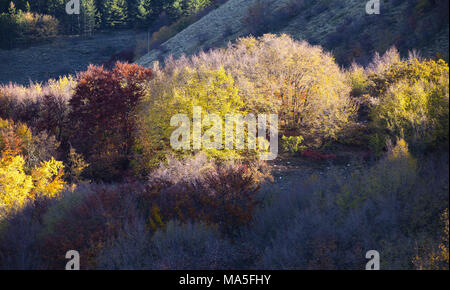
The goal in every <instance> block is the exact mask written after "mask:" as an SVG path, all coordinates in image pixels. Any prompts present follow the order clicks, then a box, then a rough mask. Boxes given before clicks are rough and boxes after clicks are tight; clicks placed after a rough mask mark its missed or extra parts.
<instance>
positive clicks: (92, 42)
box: [0, 31, 147, 85]
mask: <svg viewBox="0 0 450 290" xmlns="http://www.w3.org/2000/svg"><path fill="white" fill-rule="evenodd" d="M146 37H147V35H146V33H143V34H142V33H141V34H136V33H135V32H134V31H115V32H111V33H99V34H95V35H94V36H93V37H91V38H80V37H60V38H58V39H56V40H54V41H52V42H51V43H48V44H41V45H38V46H32V47H29V48H25V49H23V48H17V49H13V50H0V83H9V82H10V81H12V82H17V83H20V84H24V85H27V84H28V83H29V80H32V81H38V82H45V81H47V80H48V79H49V78H58V77H59V76H61V75H67V74H73V73H76V72H79V71H84V70H86V69H87V66H88V65H89V64H91V63H93V64H100V63H103V62H105V61H107V60H108V59H109V58H110V57H111V56H112V55H113V54H115V53H117V52H119V51H121V50H124V49H128V48H130V47H133V46H134V45H135V44H136V42H137V41H140V40H142V41H144V42H145V38H146Z"/></svg>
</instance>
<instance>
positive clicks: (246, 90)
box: [165, 35, 356, 146]
mask: <svg viewBox="0 0 450 290" xmlns="http://www.w3.org/2000/svg"><path fill="white" fill-rule="evenodd" d="M186 66H187V67H191V68H199V67H202V66H206V67H208V68H210V69H218V68H220V67H224V68H225V70H226V71H228V72H230V73H231V75H232V77H233V78H234V80H235V82H236V86H237V88H238V89H239V94H240V96H241V97H242V99H243V101H244V103H245V107H246V109H247V110H248V111H249V112H253V113H262V112H273V113H277V114H278V115H279V120H280V127H281V128H280V129H281V130H282V129H290V130H293V131H294V132H293V133H297V135H301V136H303V137H304V138H305V141H306V143H309V144H311V145H315V146H320V145H321V144H323V143H324V142H326V141H330V140H335V139H336V138H337V137H338V136H339V134H340V133H341V132H342V130H343V129H344V128H345V127H346V126H348V125H349V124H351V123H352V121H353V118H354V113H355V109H356V108H355V105H354V104H353V102H352V100H351V99H350V97H349V93H350V86H349V84H348V82H347V80H346V77H345V74H344V73H343V72H342V71H341V70H340V69H339V67H338V66H337V65H336V64H335V63H334V60H333V58H332V56H331V55H329V54H327V53H325V52H323V51H322V49H321V48H320V47H316V46H310V45H309V44H307V43H306V42H297V41H294V40H293V39H292V38H290V37H289V36H287V35H281V36H279V37H277V36H275V35H264V36H263V37H261V38H258V39H256V38H253V37H249V38H243V39H240V40H238V41H237V43H236V44H234V45H232V46H230V47H229V48H228V49H218V50H213V51H210V52H208V53H200V54H199V55H198V56H194V57H192V58H191V59H186V58H181V59H179V60H175V61H168V62H166V67H165V70H166V71H169V72H170V71H173V70H175V69H176V68H181V67H186Z"/></svg>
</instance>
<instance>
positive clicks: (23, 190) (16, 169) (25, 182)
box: [0, 155, 33, 218]
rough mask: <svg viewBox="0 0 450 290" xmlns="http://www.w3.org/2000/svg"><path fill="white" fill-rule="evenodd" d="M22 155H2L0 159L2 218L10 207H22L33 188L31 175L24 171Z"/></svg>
mask: <svg viewBox="0 0 450 290" xmlns="http://www.w3.org/2000/svg"><path fill="white" fill-rule="evenodd" d="M24 165H25V160H24V159H23V157H22V156H20V155H18V156H2V158H1V160H0V218H1V217H3V215H5V214H6V213H8V212H9V210H10V209H13V208H20V207H22V206H23V205H24V204H25V202H26V201H27V199H28V197H29V194H30V192H31V190H32V189H33V180H32V178H31V176H29V175H27V174H26V173H25V172H24Z"/></svg>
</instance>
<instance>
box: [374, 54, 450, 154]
mask: <svg viewBox="0 0 450 290" xmlns="http://www.w3.org/2000/svg"><path fill="white" fill-rule="evenodd" d="M371 82H372V85H371V87H370V89H369V90H370V92H371V94H372V96H373V97H375V101H374V104H373V107H372V110H371V113H370V116H371V120H372V126H373V128H374V129H375V133H376V134H378V135H379V136H381V138H384V140H386V138H388V137H390V138H405V139H406V141H407V142H408V143H410V144H411V146H413V147H414V148H415V149H422V150H423V149H426V148H429V147H436V146H441V145H442V144H443V145H445V144H448V120H449V119H448V111H449V101H448V98H449V87H448V65H447V64H446V63H445V62H444V61H443V60H439V61H434V60H425V61H419V60H417V59H412V60H407V61H402V62H399V63H397V64H394V65H392V66H391V67H390V68H389V69H387V70H386V71H385V72H383V73H380V74H374V75H372V77H371Z"/></svg>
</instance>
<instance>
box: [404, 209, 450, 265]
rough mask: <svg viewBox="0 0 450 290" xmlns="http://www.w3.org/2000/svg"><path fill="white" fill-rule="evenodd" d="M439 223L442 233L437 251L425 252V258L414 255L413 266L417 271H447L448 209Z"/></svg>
mask: <svg viewBox="0 0 450 290" xmlns="http://www.w3.org/2000/svg"><path fill="white" fill-rule="evenodd" d="M441 221H442V223H443V224H444V230H443V233H442V240H441V243H440V244H439V246H438V249H434V250H432V251H430V252H428V253H427V252H426V255H427V256H419V255H416V256H415V257H414V261H413V262H414V265H415V266H416V268H417V269H419V270H448V267H449V254H448V233H449V226H448V224H449V220H448V208H446V209H445V211H444V212H443V213H442V215H441Z"/></svg>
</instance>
